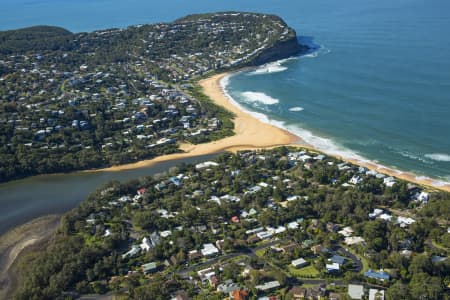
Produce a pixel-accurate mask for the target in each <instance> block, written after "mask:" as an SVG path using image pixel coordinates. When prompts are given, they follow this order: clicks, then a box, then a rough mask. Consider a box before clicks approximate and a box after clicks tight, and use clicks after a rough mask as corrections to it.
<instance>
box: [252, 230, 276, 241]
mask: <svg viewBox="0 0 450 300" xmlns="http://www.w3.org/2000/svg"><path fill="white" fill-rule="evenodd" d="M272 235H273V233H272V232H269V231H261V232H258V233H257V234H256V236H257V237H258V238H259V239H260V240H265V239H268V238H270V237H271V236H272Z"/></svg>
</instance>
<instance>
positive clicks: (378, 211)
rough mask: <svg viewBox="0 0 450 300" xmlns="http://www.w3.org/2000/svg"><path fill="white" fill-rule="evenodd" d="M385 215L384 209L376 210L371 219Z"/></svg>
mask: <svg viewBox="0 0 450 300" xmlns="http://www.w3.org/2000/svg"><path fill="white" fill-rule="evenodd" d="M382 213H383V210H382V209H379V208H375V209H374V210H373V212H371V213H369V218H370V219H375V218H376V217H378V216H380V215H381V214H382Z"/></svg>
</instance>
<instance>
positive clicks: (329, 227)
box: [327, 222, 339, 232]
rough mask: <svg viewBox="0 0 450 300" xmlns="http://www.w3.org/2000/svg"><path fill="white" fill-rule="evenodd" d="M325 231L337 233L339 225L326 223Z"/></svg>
mask: <svg viewBox="0 0 450 300" xmlns="http://www.w3.org/2000/svg"><path fill="white" fill-rule="evenodd" d="M327 230H328V231H329V232H337V231H338V230H339V225H337V224H335V223H333V222H328V223H327Z"/></svg>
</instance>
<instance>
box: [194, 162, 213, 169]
mask: <svg viewBox="0 0 450 300" xmlns="http://www.w3.org/2000/svg"><path fill="white" fill-rule="evenodd" d="M218 165H219V164H218V163H216V162H214V161H205V162H203V163H199V164H196V165H195V168H196V169H197V170H200V169H204V168H209V167H217V166H218Z"/></svg>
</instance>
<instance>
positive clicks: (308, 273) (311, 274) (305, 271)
mask: <svg viewBox="0 0 450 300" xmlns="http://www.w3.org/2000/svg"><path fill="white" fill-rule="evenodd" d="M288 270H289V273H291V274H292V275H293V276H295V277H306V278H315V277H318V276H319V275H320V273H319V271H317V269H316V268H314V266H312V265H309V266H306V267H304V268H301V269H297V268H295V267H294V266H291V265H289V267H288Z"/></svg>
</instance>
